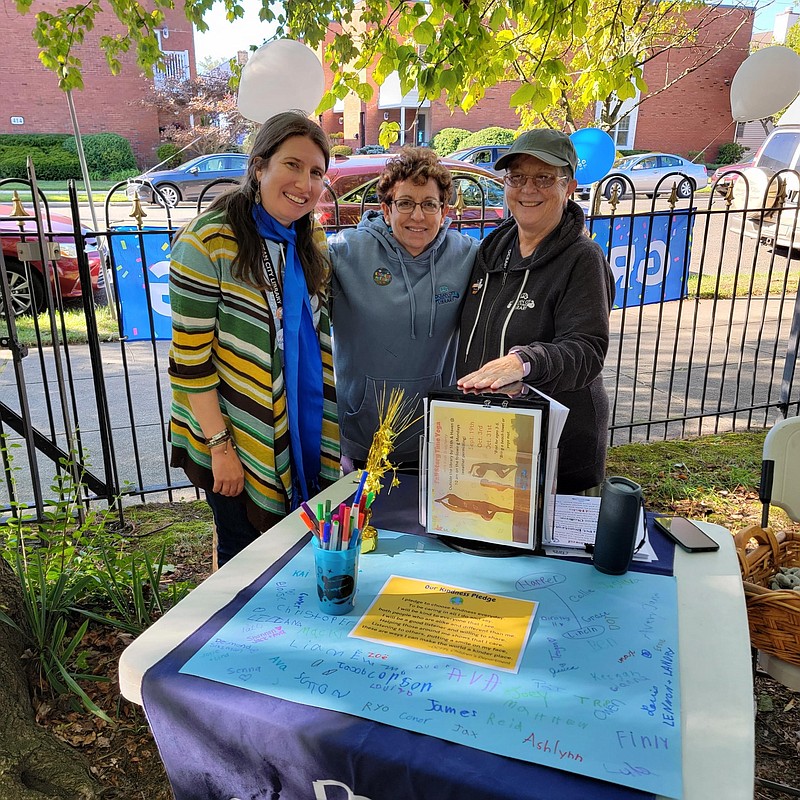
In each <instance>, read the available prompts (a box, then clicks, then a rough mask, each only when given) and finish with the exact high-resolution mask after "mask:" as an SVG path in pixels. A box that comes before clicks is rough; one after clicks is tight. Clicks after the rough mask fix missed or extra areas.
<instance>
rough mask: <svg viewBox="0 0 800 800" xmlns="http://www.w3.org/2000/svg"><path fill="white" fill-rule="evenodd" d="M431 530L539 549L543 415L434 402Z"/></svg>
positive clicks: (430, 458)
mask: <svg viewBox="0 0 800 800" xmlns="http://www.w3.org/2000/svg"><path fill="white" fill-rule="evenodd" d="M428 415H429V421H428V436H429V439H428V491H427V503H428V508H427V530H428V531H429V532H430V533H438V534H446V535H450V536H459V537H462V538H463V537H466V538H470V539H477V540H480V541H485V542H493V543H496V544H505V545H512V546H513V545H516V546H523V547H526V548H529V549H533V547H534V534H535V529H536V523H537V515H536V511H537V508H536V503H537V500H538V499H539V492H538V491H537V487H538V485H539V459H540V441H541V439H542V424H543V423H542V412H541V410H540V409H535V408H515V407H506V408H503V407H500V406H489V407H484V406H481V405H476V404H473V403H463V402H446V401H442V400H433V401H431V402H430V403H429V408H428Z"/></svg>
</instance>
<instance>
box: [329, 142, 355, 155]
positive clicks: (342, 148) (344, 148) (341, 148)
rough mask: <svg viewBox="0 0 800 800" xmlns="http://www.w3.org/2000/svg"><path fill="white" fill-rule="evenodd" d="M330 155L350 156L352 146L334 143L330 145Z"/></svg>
mask: <svg viewBox="0 0 800 800" xmlns="http://www.w3.org/2000/svg"><path fill="white" fill-rule="evenodd" d="M331 155H332V156H351V155H353V148H352V147H350V146H349V145H346V144H335V145H334V146H333V147H331Z"/></svg>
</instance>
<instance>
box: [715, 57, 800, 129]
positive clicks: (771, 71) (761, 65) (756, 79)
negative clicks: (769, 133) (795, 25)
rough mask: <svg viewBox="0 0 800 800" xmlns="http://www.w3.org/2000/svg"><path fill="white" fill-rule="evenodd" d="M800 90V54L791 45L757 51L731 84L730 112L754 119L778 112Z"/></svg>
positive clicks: (738, 118) (744, 119)
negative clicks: (790, 47) (789, 46)
mask: <svg viewBox="0 0 800 800" xmlns="http://www.w3.org/2000/svg"><path fill="white" fill-rule="evenodd" d="M799 93H800V55H798V54H797V53H795V51H794V50H791V49H789V48H788V47H780V46H775V47H765V48H763V49H762V50H756V52H755V53H753V55H751V56H748V57H747V58H746V59H745V60H744V61H743V62H742V64H741V66H740V67H739V69H737V70H736V74H735V75H734V76H733V81H732V83H731V114H732V115H733V118H734V119H735V120H736V121H737V122H752V121H753V120H756V119H764V118H765V117H769V116H771V115H772V114H776V113H777V112H778V111H780V110H781V109H782V108H785V107H786V106H788V105H789V103H791V102H792V100H794V99H795V97H797V95H798V94H799Z"/></svg>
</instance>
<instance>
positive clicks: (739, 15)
mask: <svg viewBox="0 0 800 800" xmlns="http://www.w3.org/2000/svg"><path fill="white" fill-rule="evenodd" d="M703 13H705V12H704V11H694V12H692V13H691V15H690V18H689V19H690V22H694V23H695V24H697V22H698V18H699V17H700V15H701V14H703ZM753 14H754V11H753V9H747V8H741V9H739V8H735V9H734V8H729V7H724V6H721V7H720V8H719V9H717V10H716V13H715V15H714V16H713V21H712V22H711V23H710V24H709V25H708V27H706V28H704V29H703V31H702V32H701V33H700V41H699V42H698V45H697V46H696V47H693V48H690V49H688V50H669V51H667V52H666V53H664V54H662V55H659V56H657V57H656V58H654V59H653V60H652V61H650V62H649V63H648V64H647V66H646V68H645V73H644V78H645V81H646V82H647V85H648V87H649V88H650V90H651V91H653V90H655V89H656V88H658V87H660V86H664V85H665V82H666V81H667V80H669V79H670V76H675V75H678V74H680V73H681V72H682V71H683V69H685V68H686V65H687V64H692V63H696V59H697V56H698V55H700V56H701V57H702V55H703V54H704V53H705V52H713V51H712V50H711V48H714V47H715V45H716V43H717V42H718V41H720V40H722V39H723V38H724V36H725V33H726V32H727V31H730V30H731V29H732V28H734V27H735V26H736V24H738V23H739V21H740V20H742V19H744V20H745V24H744V25H743V26H742V28H741V29H740V30H739V31H738V33H737V34H736V36H735V38H734V39H733V41H732V42H731V44H729V45H728V46H727V47H725V48H724V49H723V51H722V52H721V53H719V54H718V55H716V56H714V58H713V59H712V60H711V61H710V62H709V63H708V64H707V65H706V66H704V67H701V68H700V69H698V70H697V71H696V72H693V73H691V74H690V75H687V76H686V77H685V78H682V79H681V80H680V81H678V83H676V84H675V85H674V86H672V87H670V88H669V89H666V90H665V91H663V92H661V93H660V94H656V95H654V96H652V97H649V98H645V100H644V101H643V102H642V104H641V105H640V106H639V118H638V121H637V124H636V135H635V139H634V146H635V148H636V149H637V150H660V151H665V152H667V153H677V154H678V155H683V156H686V155H689V151H690V150H702V149H704V148H706V147H707V148H708V149H707V150H706V151H705V153H704V154H703V156H701V158H700V160H701V161H713V160H714V158H715V157H716V155H717V150H718V149H719V146H720V145H721V144H724V143H725V142H732V141H734V138H735V134H736V129H735V125H734V123H733V120H732V117H731V102H730V94H731V91H730V89H731V87H730V82H731V81H732V80H733V76H734V74H735V73H736V70H737V69H738V68H739V65H740V64H741V63H742V61H744V59H745V58H747V55H748V47H749V43H750V39H751V37H752V34H753Z"/></svg>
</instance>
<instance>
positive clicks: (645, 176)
mask: <svg viewBox="0 0 800 800" xmlns="http://www.w3.org/2000/svg"><path fill="white" fill-rule="evenodd" d="M670 178H672V180H670ZM626 179H627V180H626ZM631 183H632V184H633V189H634V191H635V192H636V194H646V195H648V196H652V195H653V194H654V193H656V187H658V192H657V193H658V194H659V195H662V194H669V193H670V192H671V191H672V186H673V184H676V192H677V194H678V197H680V198H686V197H691V196H692V192H694V191H696V190H697V189H704V188H705V187H706V186H708V172H707V171H706V167H705V164H694V163H692V162H691V161H689V160H688V159H686V158H682V157H681V156H674V155H670V154H669V153H643V154H642V155H638V156H626V157H625V158H621V159H619V160H618V161H616V162H615V163H614V166H613V167H612V168H611V171H610V172H609V173H608V175H606V177H605V178H603V181H602V183H601V184H600V191H601V192H602V193H603V196H604V197H605V198H606V199H610V198H611V196H612V195H613V193H614V187H617V189H618V195H617V196H618V197H620V198H623V197H625V196H626V195H627V196H630V194H631ZM589 189H590V187H589V186H579V187H578V188H577V190H576V193H577V194H579V195H580V196H581V197H588V196H589Z"/></svg>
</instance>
